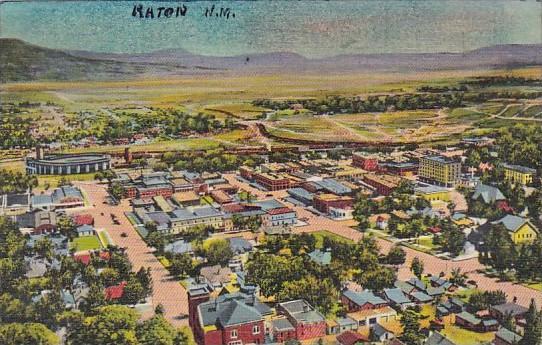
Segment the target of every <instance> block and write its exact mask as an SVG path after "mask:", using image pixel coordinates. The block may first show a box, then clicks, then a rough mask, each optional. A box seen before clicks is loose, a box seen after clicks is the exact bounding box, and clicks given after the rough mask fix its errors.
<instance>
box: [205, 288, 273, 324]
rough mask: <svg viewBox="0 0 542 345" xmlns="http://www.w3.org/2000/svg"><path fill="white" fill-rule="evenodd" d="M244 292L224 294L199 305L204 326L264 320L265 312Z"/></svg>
mask: <svg viewBox="0 0 542 345" xmlns="http://www.w3.org/2000/svg"><path fill="white" fill-rule="evenodd" d="M249 303H250V302H249V301H247V297H246V296H244V295H242V294H227V295H222V296H219V297H218V298H216V299H215V300H211V301H208V302H205V303H202V304H200V305H199V306H198V311H199V313H200V316H201V318H200V322H201V323H202V324H203V326H210V325H215V324H217V323H218V324H220V325H221V326H223V327H227V326H232V325H238V324H243V323H248V322H255V321H260V320H263V314H262V313H261V312H260V311H259V310H258V309H257V308H256V307H255V306H254V305H252V304H249Z"/></svg>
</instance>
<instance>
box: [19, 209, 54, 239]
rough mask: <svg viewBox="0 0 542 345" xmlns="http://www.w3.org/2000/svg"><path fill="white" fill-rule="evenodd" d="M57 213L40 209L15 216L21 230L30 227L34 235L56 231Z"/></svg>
mask: <svg viewBox="0 0 542 345" xmlns="http://www.w3.org/2000/svg"><path fill="white" fill-rule="evenodd" d="M56 218H57V217H56V213H55V212H51V211H42V210H39V209H35V210H32V211H30V212H26V213H23V214H21V215H18V216H15V222H16V223H17V225H18V226H19V229H20V230H23V229H29V231H28V232H30V233H32V234H33V235H41V234H51V233H53V232H55V231H56Z"/></svg>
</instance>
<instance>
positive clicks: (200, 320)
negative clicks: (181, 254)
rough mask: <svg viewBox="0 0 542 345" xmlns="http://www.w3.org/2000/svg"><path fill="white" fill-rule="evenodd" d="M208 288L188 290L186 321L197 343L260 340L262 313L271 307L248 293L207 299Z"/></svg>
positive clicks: (262, 337)
mask: <svg viewBox="0 0 542 345" xmlns="http://www.w3.org/2000/svg"><path fill="white" fill-rule="evenodd" d="M210 292H211V289H210V288H206V287H205V286H203V285H196V286H194V287H192V288H190V289H189V291H188V310H189V325H190V327H191V328H192V332H193V333H194V338H195V340H196V343H197V344H198V345H243V344H263V343H264V341H265V317H266V316H268V315H270V314H271V313H272V311H271V309H270V308H269V307H268V306H267V305H265V304H263V303H261V302H260V301H258V299H257V298H256V297H255V296H254V295H252V294H244V293H233V294H226V295H221V296H218V297H217V298H215V299H213V300H211V299H210Z"/></svg>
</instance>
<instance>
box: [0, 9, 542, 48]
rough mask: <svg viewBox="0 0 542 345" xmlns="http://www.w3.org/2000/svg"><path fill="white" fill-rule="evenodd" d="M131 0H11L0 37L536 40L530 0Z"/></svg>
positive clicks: (224, 43) (362, 43)
mask: <svg viewBox="0 0 542 345" xmlns="http://www.w3.org/2000/svg"><path fill="white" fill-rule="evenodd" d="M135 3H142V4H143V5H145V6H153V7H155V8H157V7H160V6H168V5H169V6H177V5H178V4H180V2H178V1H176V2H170V3H164V2H133V1H109V2H103V1H88V2H84V1H80V2H59V1H57V2H54V1H46V2H41V1H38V2H20V3H17V2H10V3H3V4H2V5H0V36H1V37H12V38H20V39H23V40H25V41H28V42H31V43H34V44H38V45H41V46H46V47H51V48H60V49H77V50H91V51H100V52H116V53H122V52H124V53H137V52H149V51H154V50H161V49H171V48H181V49H185V50H188V51H190V52H193V53H197V54H204V55H217V56H231V55H241V54H249V53H266V52H277V51H288V52H295V53H299V54H302V55H304V56H307V57H323V56H333V55H339V54H362V53H390V52H403V53H406V52H408V53H412V52H460V51H465V50H471V49H476V48H480V47H485V46H491V45H496V44H509V43H521V44H527V43H542V37H541V36H542V30H541V25H542V24H541V17H540V13H541V11H542V3H541V2H536V1H535V0H526V1H513V0H476V1H474V0H472V1H467V0H416V1H413V0H397V1H396V0H370V1H354V0H348V1H333V0H332V1H318V0H314V1H286V0H283V1H218V2H214V4H215V5H216V6H218V7H221V6H222V7H230V8H231V10H232V11H234V12H235V13H236V18H235V19H230V20H224V19H216V18H215V19H206V18H204V17H203V15H202V14H203V12H204V9H205V8H206V7H207V6H210V5H211V4H212V3H211V2H208V1H197V2H186V3H184V4H185V5H186V6H187V7H188V14H187V16H186V17H184V18H169V19H154V20H142V19H136V18H133V17H132V16H131V12H132V8H133V5H134V4H135Z"/></svg>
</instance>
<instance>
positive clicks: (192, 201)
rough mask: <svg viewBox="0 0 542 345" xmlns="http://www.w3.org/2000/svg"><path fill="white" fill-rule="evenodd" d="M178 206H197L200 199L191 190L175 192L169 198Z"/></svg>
mask: <svg viewBox="0 0 542 345" xmlns="http://www.w3.org/2000/svg"><path fill="white" fill-rule="evenodd" d="M171 199H173V201H175V202H176V203H177V204H178V205H179V206H185V207H186V206H197V205H199V204H200V197H199V195H198V194H196V192H194V191H193V190H191V191H186V192H176V193H174V194H173V195H172V196H171Z"/></svg>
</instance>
